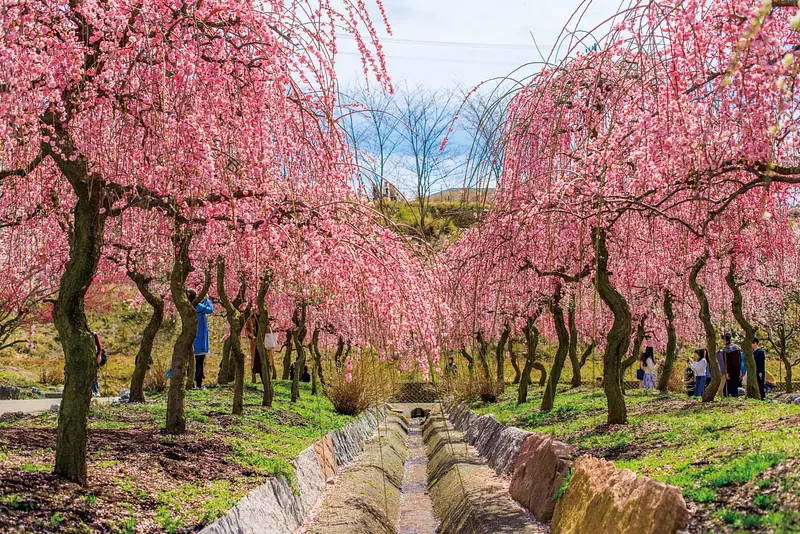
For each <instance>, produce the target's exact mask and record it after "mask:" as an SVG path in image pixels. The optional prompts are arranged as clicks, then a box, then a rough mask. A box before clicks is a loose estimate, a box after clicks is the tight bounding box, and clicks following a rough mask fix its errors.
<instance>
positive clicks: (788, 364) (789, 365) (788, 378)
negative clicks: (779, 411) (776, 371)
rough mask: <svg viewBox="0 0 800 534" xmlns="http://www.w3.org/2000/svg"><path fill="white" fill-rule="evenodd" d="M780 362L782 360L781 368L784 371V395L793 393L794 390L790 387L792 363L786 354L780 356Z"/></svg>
mask: <svg viewBox="0 0 800 534" xmlns="http://www.w3.org/2000/svg"><path fill="white" fill-rule="evenodd" d="M781 360H783V368H784V369H785V370H786V393H794V388H793V387H792V362H791V360H789V358H788V357H787V356H786V354H783V355H782V356H781Z"/></svg>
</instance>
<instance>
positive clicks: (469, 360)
mask: <svg viewBox="0 0 800 534" xmlns="http://www.w3.org/2000/svg"><path fill="white" fill-rule="evenodd" d="M461 355H462V356H463V357H464V359H465V360H467V371H468V372H469V376H472V375H473V373H474V372H475V358H473V357H472V356H471V355H470V353H469V352H467V349H466V348H465V347H461Z"/></svg>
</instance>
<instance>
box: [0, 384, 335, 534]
mask: <svg viewBox="0 0 800 534" xmlns="http://www.w3.org/2000/svg"><path fill="white" fill-rule="evenodd" d="M275 384H276V398H275V404H274V408H273V409H266V408H262V407H261V406H260V401H261V394H260V393H258V392H256V391H255V390H249V389H248V390H246V391H245V398H244V404H245V413H244V415H242V416H240V417H239V416H237V417H234V416H232V415H230V411H231V405H232V391H231V389H229V388H212V389H206V390H203V391H190V392H187V405H186V408H187V421H188V425H189V432H187V434H185V435H182V436H171V435H167V434H164V433H163V432H162V429H163V426H164V420H165V415H166V397H165V396H163V395H159V396H155V397H150V402H148V403H147V404H142V405H93V407H92V412H91V416H90V419H89V483H88V486H87V487H79V486H77V485H75V484H70V483H64V482H61V481H59V480H58V479H57V478H56V477H54V476H53V475H52V474H51V471H52V465H53V458H54V452H53V449H54V447H55V437H56V435H55V428H56V420H57V414H54V413H46V414H41V415H36V416H27V417H21V418H11V419H8V420H5V421H3V422H0V532H53V531H58V532H117V533H125V532H154V533H155V532H192V531H196V530H198V529H199V527H201V526H202V525H205V524H207V523H209V522H211V521H213V520H214V519H216V518H217V517H219V516H221V515H223V514H224V513H225V512H226V511H227V510H228V509H229V508H230V507H231V506H233V505H234V504H235V503H236V502H237V501H238V500H239V499H240V498H241V497H242V496H243V495H244V494H245V493H247V491H248V490H249V489H251V488H253V487H255V486H258V485H260V484H262V483H263V482H264V480H265V479H266V478H267V477H271V476H281V477H286V478H287V479H289V481H290V482H291V481H292V480H293V477H294V472H293V468H292V467H291V465H290V463H289V462H290V461H291V460H292V459H293V458H295V457H296V456H297V454H298V453H299V452H300V451H302V450H303V449H305V448H306V447H308V446H309V445H310V444H311V443H313V442H314V441H315V440H316V439H318V438H319V437H321V436H322V435H324V434H326V433H327V432H330V431H331V430H334V429H336V428H339V427H341V426H343V425H344V424H346V423H347V422H348V421H349V420H350V418H349V417H346V416H341V415H338V414H336V413H335V412H334V411H333V407H332V405H331V404H330V402H329V401H328V399H327V398H325V397H324V396H318V397H313V396H311V394H310V388H309V387H308V384H301V388H302V389H301V398H300V401H299V402H298V403H297V404H295V405H292V404H291V403H290V402H289V401H288V399H289V388H290V383H289V382H288V381H287V382H284V381H277V382H275Z"/></svg>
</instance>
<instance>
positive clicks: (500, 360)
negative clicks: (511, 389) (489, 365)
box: [494, 322, 511, 393]
mask: <svg viewBox="0 0 800 534" xmlns="http://www.w3.org/2000/svg"><path fill="white" fill-rule="evenodd" d="M510 335H511V324H510V323H508V322H506V323H505V324H504V325H503V332H502V333H501V334H500V339H499V340H498V341H497V346H496V347H495V349H494V358H495V360H496V361H497V369H496V371H497V372H496V375H497V391H498V393H502V392H503V391H504V390H505V388H506V367H505V355H506V343H507V342H508V337H509V336H510Z"/></svg>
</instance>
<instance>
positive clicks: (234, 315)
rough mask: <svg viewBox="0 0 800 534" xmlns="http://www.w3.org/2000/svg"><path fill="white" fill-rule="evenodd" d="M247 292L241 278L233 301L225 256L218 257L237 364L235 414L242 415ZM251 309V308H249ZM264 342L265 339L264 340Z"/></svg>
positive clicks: (219, 280)
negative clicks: (226, 280) (243, 346)
mask: <svg viewBox="0 0 800 534" xmlns="http://www.w3.org/2000/svg"><path fill="white" fill-rule="evenodd" d="M246 293H247V278H245V277H241V278H240V286H239V291H238V294H237V297H236V299H234V302H231V299H230V298H229V297H228V291H227V289H226V287H225V258H223V257H220V258H219V259H217V294H218V295H219V300H220V301H221V302H222V305H223V306H224V307H225V314H226V315H227V318H228V326H229V327H230V332H231V333H230V340H231V356H233V361H234V365H235V369H236V371H235V375H234V381H233V410H232V412H233V415H242V412H243V411H244V350H242V330H243V329H244V324H245V322H247V319H248V317H247V316H248V315H249V313H242V311H241V310H240V309H239V307H240V306H241V305H242V300H243V299H244V295H245V294H246ZM248 309H249V308H248ZM262 343H263V341H262Z"/></svg>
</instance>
